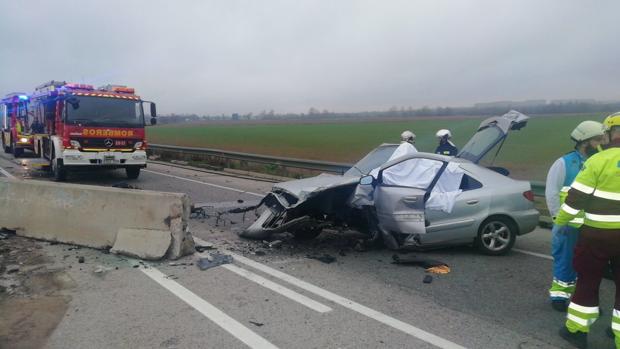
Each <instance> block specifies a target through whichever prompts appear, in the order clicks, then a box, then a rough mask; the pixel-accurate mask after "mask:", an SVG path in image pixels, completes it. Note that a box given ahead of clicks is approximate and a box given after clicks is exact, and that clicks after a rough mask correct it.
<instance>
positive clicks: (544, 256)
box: [512, 248, 553, 260]
mask: <svg viewBox="0 0 620 349" xmlns="http://www.w3.org/2000/svg"><path fill="white" fill-rule="evenodd" d="M512 250H513V251H515V252H519V253H523V254H527V255H530V256H534V257H539V258H544V259H550V260H553V257H552V256H549V255H546V254H542V253H537V252H531V251H526V250H521V249H518V248H513V249H512Z"/></svg>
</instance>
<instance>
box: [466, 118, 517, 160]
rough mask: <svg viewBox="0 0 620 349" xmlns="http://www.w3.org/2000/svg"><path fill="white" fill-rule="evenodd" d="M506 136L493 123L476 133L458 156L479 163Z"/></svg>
mask: <svg viewBox="0 0 620 349" xmlns="http://www.w3.org/2000/svg"><path fill="white" fill-rule="evenodd" d="M504 136H505V134H504V132H502V130H500V128H499V127H497V126H494V125H491V126H489V127H487V128H484V129H482V130H480V131H478V132H476V134H474V136H473V137H472V138H471V139H470V140H469V142H467V144H465V146H464V147H463V149H462V150H461V152H460V153H459V155H457V157H459V158H463V159H467V160H469V161H472V162H475V163H477V162H478V161H479V160H480V159H481V158H482V157H484V155H485V154H486V153H487V152H488V151H489V150H490V149H492V148H493V147H494V146H495V145H497V143H499V141H500V140H501V139H502V138H503V137H504Z"/></svg>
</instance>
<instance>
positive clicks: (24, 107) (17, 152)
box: [0, 92, 34, 157]
mask: <svg viewBox="0 0 620 349" xmlns="http://www.w3.org/2000/svg"><path fill="white" fill-rule="evenodd" d="M29 102H30V99H29V98H28V95H27V94H25V93H21V92H13V93H9V94H8V95H6V97H5V98H3V99H2V101H1V102H0V117H1V118H2V120H0V121H1V123H2V147H3V148H4V151H5V152H6V153H12V154H13V156H15V157H19V156H21V155H22V154H23V152H24V149H29V150H33V135H34V132H33V130H32V129H31V127H30V126H31V123H32V120H31V119H32V118H31V115H29V110H28V104H29Z"/></svg>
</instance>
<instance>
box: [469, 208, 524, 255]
mask: <svg viewBox="0 0 620 349" xmlns="http://www.w3.org/2000/svg"><path fill="white" fill-rule="evenodd" d="M516 239H517V227H516V225H515V224H514V222H512V221H511V220H510V219H508V218H505V217H499V216H498V217H490V218H487V219H486V220H485V221H484V222H482V224H481V225H480V228H479V229H478V236H477V237H476V246H477V247H478V250H480V252H482V253H484V254H486V255H491V256H499V255H503V254H506V253H507V252H508V251H510V249H512V246H514V244H515V241H516Z"/></svg>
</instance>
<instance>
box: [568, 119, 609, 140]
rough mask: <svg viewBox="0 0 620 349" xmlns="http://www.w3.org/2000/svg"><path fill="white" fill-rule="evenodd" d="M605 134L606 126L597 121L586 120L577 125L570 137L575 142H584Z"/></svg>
mask: <svg viewBox="0 0 620 349" xmlns="http://www.w3.org/2000/svg"><path fill="white" fill-rule="evenodd" d="M604 134H605V126H603V124H601V123H600V122H596V121H590V120H588V121H584V122H582V123H580V124H579V125H577V127H575V129H574V130H573V132H571V133H570V138H571V139H572V140H573V141H575V142H583V141H585V140H588V139H590V138H592V137H597V136H602V135H604Z"/></svg>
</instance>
